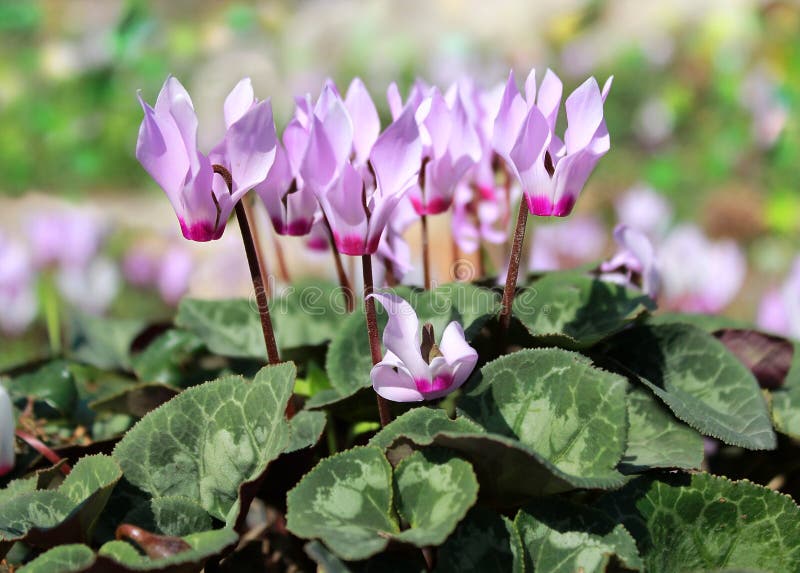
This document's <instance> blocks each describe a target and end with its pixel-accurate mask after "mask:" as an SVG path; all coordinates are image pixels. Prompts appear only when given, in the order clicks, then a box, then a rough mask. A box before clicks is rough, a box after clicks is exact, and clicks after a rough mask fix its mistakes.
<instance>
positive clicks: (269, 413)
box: [114, 363, 295, 521]
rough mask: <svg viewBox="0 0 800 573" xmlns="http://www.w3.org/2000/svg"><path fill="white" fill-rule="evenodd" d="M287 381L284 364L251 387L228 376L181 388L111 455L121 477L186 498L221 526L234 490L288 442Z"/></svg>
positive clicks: (157, 493) (289, 368)
mask: <svg viewBox="0 0 800 573" xmlns="http://www.w3.org/2000/svg"><path fill="white" fill-rule="evenodd" d="M294 377H295V368H294V365H293V364H291V363H283V364H279V365H276V366H267V367H265V368H263V369H261V370H260V371H259V372H258V374H257V375H256V377H255V379H254V380H253V381H252V382H250V381H247V380H245V379H244V378H241V377H238V376H228V377H224V378H220V379H219V380H215V381H212V382H206V383H205V384H201V385H199V386H195V387H193V388H189V389H188V390H184V391H183V392H181V393H180V394H179V395H178V396H176V397H175V398H173V399H172V400H170V401H169V402H167V403H166V404H164V405H163V406H161V407H160V408H158V409H157V410H154V411H152V412H150V413H149V414H148V415H147V416H145V417H144V418H142V419H141V420H140V421H139V423H137V424H136V426H134V427H133V428H132V429H131V430H130V431H129V432H128V433H127V434H126V435H125V437H124V438H123V439H122V441H120V442H119V444H117V447H116V448H115V449H114V457H115V458H116V459H117V460H118V461H119V463H120V466H122V470H123V472H124V473H125V477H126V479H127V480H128V481H130V482H131V483H133V484H134V485H136V486H137V487H139V488H140V489H142V490H144V491H146V492H148V493H150V494H151V495H152V496H154V497H161V496H176V495H177V496H183V497H187V498H189V499H190V500H193V501H195V502H197V503H199V504H200V505H201V506H202V507H203V508H204V509H205V510H206V511H208V512H209V513H210V514H211V515H213V516H214V517H216V518H218V519H221V520H223V521H225V520H226V519H228V517H229V514H230V513H231V510H232V509H234V506H238V503H237V500H238V495H239V486H240V485H242V484H243V483H245V482H248V481H251V480H254V479H256V478H257V477H258V476H260V475H261V474H262V473H263V472H264V471H265V470H266V467H267V465H268V464H269V462H270V461H272V460H273V459H275V458H276V457H278V455H279V454H280V453H281V452H282V451H283V450H284V449H285V447H286V445H287V444H288V442H289V423H288V422H287V421H286V418H285V416H284V411H285V409H286V403H287V401H288V400H289V397H290V396H291V393H292V384H293V382H294ZM233 513H235V511H234V512H233Z"/></svg>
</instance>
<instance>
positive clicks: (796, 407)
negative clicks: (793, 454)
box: [771, 342, 800, 440]
mask: <svg viewBox="0 0 800 573" xmlns="http://www.w3.org/2000/svg"><path fill="white" fill-rule="evenodd" d="M793 344H794V353H793V354H792V365H791V367H790V368H789V373H788V374H787V375H786V380H785V381H784V383H783V386H781V387H780V388H778V389H776V390H773V391H772V392H771V396H772V421H773V422H774V423H775V429H776V430H778V431H779V432H781V433H783V434H786V435H787V436H790V437H792V438H794V439H796V440H798V439H800V343H797V342H794V343H793Z"/></svg>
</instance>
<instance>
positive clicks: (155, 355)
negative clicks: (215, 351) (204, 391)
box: [132, 329, 218, 387]
mask: <svg viewBox="0 0 800 573" xmlns="http://www.w3.org/2000/svg"><path fill="white" fill-rule="evenodd" d="M204 350H205V344H203V341H202V340H201V339H200V337H199V336H197V335H196V334H194V333H192V332H189V331H187V330H177V329H173V330H168V331H166V332H165V333H163V334H162V335H161V336H159V337H158V338H156V339H155V340H154V341H153V342H151V343H150V344H149V345H148V346H147V348H145V349H144V350H143V351H142V352H140V353H139V354H136V355H134V356H133V358H132V363H133V371H134V372H135V373H136V376H137V377H138V378H139V380H142V381H144V382H160V383H162V384H169V385H171V386H181V387H187V386H193V385H195V384H199V383H201V382H205V381H206V380H208V379H209V378H213V377H214V376H215V373H216V371H217V370H218V369H216V370H208V369H205V368H203V367H202V365H201V364H199V363H200V360H199V357H200V356H201V355H202V353H203V352H204Z"/></svg>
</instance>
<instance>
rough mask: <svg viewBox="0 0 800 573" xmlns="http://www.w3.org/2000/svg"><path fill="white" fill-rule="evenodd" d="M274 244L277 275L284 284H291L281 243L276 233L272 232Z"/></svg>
mask: <svg viewBox="0 0 800 573" xmlns="http://www.w3.org/2000/svg"><path fill="white" fill-rule="evenodd" d="M273 239H274V240H273V243H274V244H275V258H276V259H278V275H279V276H280V277H281V280H282V281H283V282H284V284H287V285H288V284H292V277H291V276H290V275H289V267H288V266H287V265H286V256H285V255H284V254H283V245H281V242H280V237H279V236H278V234H277V233H275V234H273Z"/></svg>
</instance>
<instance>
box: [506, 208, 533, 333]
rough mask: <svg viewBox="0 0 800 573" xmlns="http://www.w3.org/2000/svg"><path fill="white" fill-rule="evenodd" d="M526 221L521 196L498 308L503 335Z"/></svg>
mask: <svg viewBox="0 0 800 573" xmlns="http://www.w3.org/2000/svg"><path fill="white" fill-rule="evenodd" d="M527 222H528V205H527V203H526V202H525V199H524V198H523V199H522V201H520V203H519V214H518V215H517V226H516V228H515V229H514V242H513V243H512V245H511V259H510V260H509V262H508V274H507V275H506V287H505V289H503V306H502V309H501V310H500V332H501V335H505V333H507V332H508V328H509V326H511V305H512V304H513V303H514V291H515V290H516V288H517V277H518V276H519V260H520V257H521V256H522V243H523V241H524V240H525V225H526V224H527Z"/></svg>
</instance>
